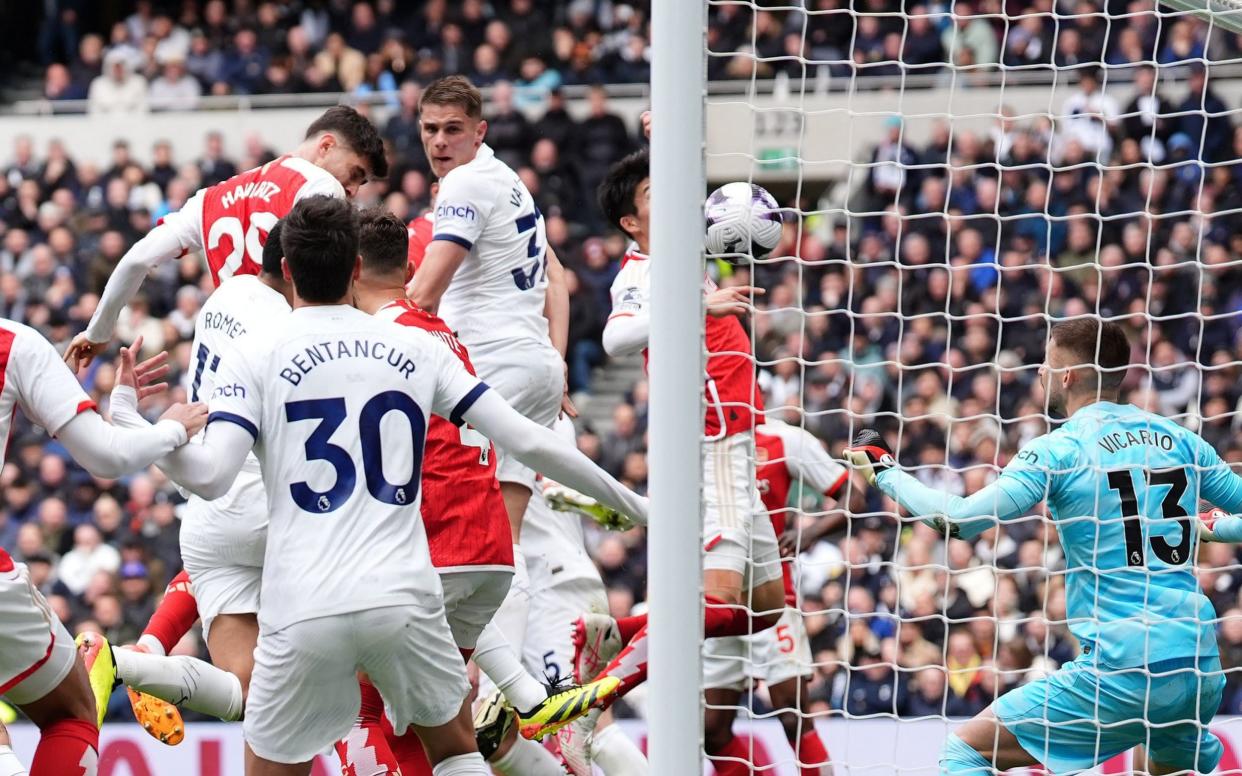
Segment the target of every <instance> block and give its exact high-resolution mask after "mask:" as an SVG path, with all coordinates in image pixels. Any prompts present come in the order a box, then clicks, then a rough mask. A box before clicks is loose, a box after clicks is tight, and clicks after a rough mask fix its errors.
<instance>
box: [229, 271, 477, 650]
mask: <svg viewBox="0 0 1242 776" xmlns="http://www.w3.org/2000/svg"><path fill="white" fill-rule="evenodd" d="M225 287H226V288H227V287H228V286H227V285H226V286H225ZM237 356H238V357H236V358H233V359H230V360H229V361H223V362H222V363H221V365H220V372H219V373H218V376H217V379H216V387H215V390H214V392H213V395H212V399H211V405H210V415H209V419H208V423H209V424H211V423H216V422H229V423H234V424H236V425H238V426H240V427H241V428H243V429H245V430H246V431H247V432H249V433H250V434H251V435H252V436H254V438H255V440H256V444H255V452H256V453H258V456H259V461H260V462H261V464H262V467H263V483H264V486H265V488H266V490H267V500H268V513H269V523H268V536H267V552H266V554H265V556H264V562H263V598H262V602H261V604H260V607H259V622H260V624H261V626H262V627H263V628H264V629H266V630H278V629H280V628H283V627H286V626H288V625H289V624H291V623H295V622H300V621H302V620H306V619H312V618H316V617H325V616H329V615H334V614H343V613H347V612H355V611H362V610H367V609H376V608H380V607H385V606H404V605H424V606H433V607H434V606H438V605H439V602H440V598H441V587H440V579H439V575H437V574H436V572H435V569H434V568H433V567H432V564H431V558H430V556H429V552H428V544H427V533H426V530H425V527H424V525H423V521H422V520H421V519H420V515H419V511H420V510H419V504H420V498H421V488H420V484H421V479H422V462H423V452H424V445H425V443H426V433H427V425H428V421H429V419H430V416H431V415H432V413H435V414H437V415H440V416H442V417H447V418H449V419H450V420H453V421H454V422H460V420H461V417H462V415H463V414H464V413H465V412H466V411H467V410H468V409H469V408H470V407H471V406H472V405H473V404H474V402H475V400H477V399H478V397H479V396H480V395H482V394H483V393H484V392H485V391H486V390H487V386H485V385H484V384H483V383H481V382H479V380H478V379H477V378H475V377H474V376H472V375H471V374H470V373H469V372H467V371H466V369H465V368H464V367H463V366H462V364H461V362H460V361H459V360H458V359H457V358H456V357H455V356H454V355H453V354H452V353H451V352H450V351H449V349H448V348H446V347H444V345H443V344H442V343H440V342H439V341H437V340H435V339H434V338H433V337H432V336H431V335H430V334H427V333H426V332H423V331H419V330H416V329H413V328H410V327H404V326H397V325H394V324H393V323H390V322H388V321H383V320H380V319H378V318H375V317H373V316H370V315H367V314H366V313H363V312H361V311H359V310H356V309H354V308H353V307H348V306H344V305H325V306H314V307H301V308H297V309H295V310H294V311H293V312H292V313H290V314H289V315H288V316H286V317H285V319H284V320H283V321H282V322H281V324H280V325H278V326H277V327H276V330H275V331H274V332H273V333H272V336H271V337H263V338H258V337H251V338H248V339H247V340H246V341H245V342H244V343H242V346H241V347H240V348H239V351H238V353H237Z"/></svg>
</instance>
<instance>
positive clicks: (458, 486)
mask: <svg viewBox="0 0 1242 776" xmlns="http://www.w3.org/2000/svg"><path fill="white" fill-rule="evenodd" d="M375 315H376V317H377V318H382V319H384V320H388V321H393V322H395V323H397V324H399V325H401V326H411V327H414V328H417V329H422V330H423V331H426V332H429V333H430V334H431V335H432V336H433V337H435V338H436V339H438V340H440V342H441V343H442V345H443V347H445V348H446V349H448V350H449V351H450V352H451V353H453V355H455V356H457V358H458V360H460V361H461V364H462V366H463V367H465V368H466V371H468V372H469V373H470V374H474V373H475V372H474V366H473V365H472V364H471V363H470V353H469V352H468V351H467V350H466V347H465V346H464V345H462V344H461V343H460V342H458V341H457V338H456V337H454V336H453V332H452V331H450V330H449V327H448V326H447V325H446V324H445V323H444V321H442V320H440V319H439V318H438V317H436V316H435V315H432V314H431V313H429V312H427V311H426V310H423V309H422V308H420V307H419V306H418V305H416V304H414V303H413V302H411V301H409V300H407V299H402V300H399V301H395V302H392V303H390V304H388V305H385V306H384V307H382V308H380V310H379V311H378V312H376V313H375ZM422 515H423V522H424V523H425V524H426V526H427V537H428V542H429V543H430V545H431V562H432V564H434V565H435V567H436V569H437V570H438V571H439V572H440V573H441V574H444V573H447V572H452V571H480V570H487V569H491V570H499V571H510V570H512V569H513V534H512V532H511V530H510V528H509V515H508V513H507V512H506V511H505V501H504V498H502V497H501V495H500V482H498V481H497V480H496V451H495V449H494V448H493V447H492V443H491V440H489V439H488V438H487V437H485V436H483V435H482V434H480V433H479V432H478V431H475V430H474V429H472V428H470V427H469V426H464V425H463V426H458V425H454V424H453V423H450V422H449V421H447V420H445V419H444V418H441V417H433V418H431V419H430V420H429V421H428V424H427V449H426V451H425V455H424V457H423V504H422Z"/></svg>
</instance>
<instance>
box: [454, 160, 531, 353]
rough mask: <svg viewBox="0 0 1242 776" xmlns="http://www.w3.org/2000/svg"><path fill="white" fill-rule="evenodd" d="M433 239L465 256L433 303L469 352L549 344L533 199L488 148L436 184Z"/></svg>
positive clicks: (522, 184)
mask: <svg viewBox="0 0 1242 776" xmlns="http://www.w3.org/2000/svg"><path fill="white" fill-rule="evenodd" d="M432 222H433V228H432V240H433V241H434V240H448V241H449V242H454V243H457V244H458V245H461V246H462V247H464V248H466V249H467V250H468V251H469V253H467V254H466V258H465V260H464V261H463V262H462V263H461V266H460V267H458V268H457V273H456V274H455V275H453V279H452V281H451V282H450V283H449V287H448V290H447V291H445V292H444V296H443V297H441V299H440V307H439V310H438V311H437V312H438V315H439V316H440V317H441V318H443V319H444V321H445V323H447V324H448V325H449V326H450V327H451V328H452V329H453V331H455V332H457V336H458V337H459V338H460V339H461V341H462V342H464V343H466V345H468V346H471V347H473V346H475V345H479V344H481V343H487V342H495V341H499V340H504V341H506V342H512V341H514V340H534V341H536V342H547V341H548V321H547V319H546V318H544V317H543V306H544V296H545V293H546V291H547V286H548V277H547V256H546V254H547V244H548V241H547V237H546V235H545V233H544V225H543V216H542V215H541V214H540V213H539V209H538V208H537V207H535V200H534V199H533V198H532V197H531V195H530V192H529V191H527V189H526V184H524V183H522V180H521V178H519V177H518V176H517V173H515V172H514V171H513V170H511V169H510V168H509V166H508V165H507V164H505V163H504V162H502V161H500V160H499V159H497V158H496V155H495V154H494V153H492V149H491V148H489V147H488V146H487V145H482V146H480V147H479V150H478V152H477V153H476V154H475V157H474V159H473V160H472V161H471V162H469V163H467V164H463V165H462V166H460V167H457V168H454V169H453V170H451V171H449V173H448V174H447V175H445V176H444V179H443V180H441V181H440V192H439V194H437V195H436V207H435V210H434V212H433V214H432Z"/></svg>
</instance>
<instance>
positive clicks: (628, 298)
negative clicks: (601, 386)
mask: <svg viewBox="0 0 1242 776" xmlns="http://www.w3.org/2000/svg"><path fill="white" fill-rule="evenodd" d="M650 339H651V292H650V289H649V288H648V287H647V283H646V278H645V277H643V276H641V275H639V274H637V273H632V274H629V275H628V276H627V272H626V268H625V267H622V268H621V274H620V275H618V276H617V280H616V281H614V282H613V284H612V312H611V313H610V314H609V315H608V322H607V323H605V324H604V336H603V343H602V344H603V346H604V352H605V353H607V354H608V355H610V356H613V357H614V358H615V357H617V356H628V355H630V354H632V353H638V352H640V351H642V349H643V348H645V347H647V342H648V341H649V340H650Z"/></svg>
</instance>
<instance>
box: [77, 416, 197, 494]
mask: <svg viewBox="0 0 1242 776" xmlns="http://www.w3.org/2000/svg"><path fill="white" fill-rule="evenodd" d="M169 413H171V414H169ZM169 413H166V414H165V415H164V417H163V418H162V419H161V420H160V421H159V422H158V423H156V424H155V425H150V424H144V425H143V427H141V428H120V427H118V426H114V425H112V424H110V423H108V422H106V421H105V420H104V419H103V418H101V417H99V413H97V412H94V411H88V412H82V413H79V414H78V415H76V416H75V417H74V418H73V420H71V421H69V422H68V423H66V424H65V425H64V426H63V427H62V428H61V429H60V431H59V432H58V433H57V434H56V438H57V439H58V440H59V441H60V443H61V444H63V445H64V446H65V449H66V450H68V451H69V454H70V455H72V456H73V460H75V461H77V462H78V463H80V464H81V465H82V467H83V468H84V469H86V470H87V471H88V472H90V473H91V474H93V475H95V476H96V477H102V478H104V479H107V480H111V479H115V478H117V477H120V476H121V475H123V474H129V473H131V472H136V471H139V470H141V469H145V468H146V467H148V466H150V465H151V464H152V463H155V462H156V459H158V458H159V457H160V456H163V455H167V454H168V453H170V452H172V451H173V450H175V449H176V448H177V447H179V446H181V445H184V444H185V442H186V439H188V438H189V437H188V434H187V430H186V426H185V425H183V423H185V424H190V425H191V428H194V429H195V430H197V429H198V428H199V427H201V426H202V423H203V421H204V420H205V419H206V417H207V407H206V405H202V404H197V405H192V406H186V405H183V404H178V405H174V406H173V407H171V408H170V409H169Z"/></svg>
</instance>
